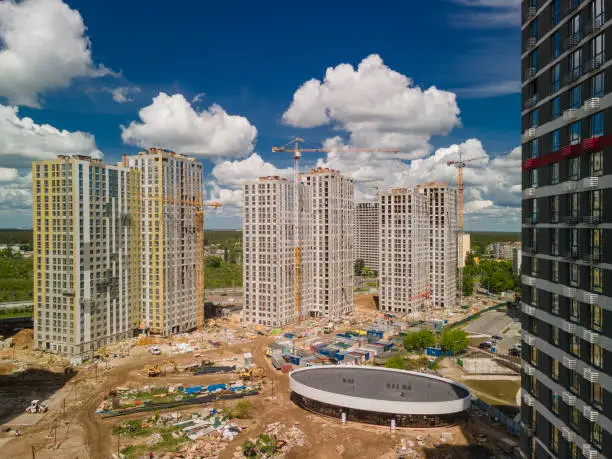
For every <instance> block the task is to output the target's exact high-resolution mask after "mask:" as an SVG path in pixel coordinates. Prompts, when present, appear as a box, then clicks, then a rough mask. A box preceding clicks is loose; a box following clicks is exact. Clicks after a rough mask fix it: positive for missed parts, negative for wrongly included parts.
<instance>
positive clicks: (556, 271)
mask: <svg viewBox="0 0 612 459" xmlns="http://www.w3.org/2000/svg"><path fill="white" fill-rule="evenodd" d="M552 280H553V282H559V262H558V261H557V260H555V261H553V262H552ZM558 301H559V300H558V298H557V302H558Z"/></svg>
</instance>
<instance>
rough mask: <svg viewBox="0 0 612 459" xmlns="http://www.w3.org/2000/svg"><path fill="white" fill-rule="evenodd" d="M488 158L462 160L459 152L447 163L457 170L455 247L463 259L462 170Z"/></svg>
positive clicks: (461, 273)
mask: <svg viewBox="0 0 612 459" xmlns="http://www.w3.org/2000/svg"><path fill="white" fill-rule="evenodd" d="M485 158H488V156H477V157H475V158H470V159H463V155H462V154H461V150H459V159H458V160H456V161H455V160H453V161H447V163H446V165H447V166H454V167H456V168H457V190H458V197H457V200H458V203H457V245H458V250H459V256H460V257H463V256H465V255H464V252H463V168H464V167H465V166H466V163H469V162H472V161H477V160H480V159H485ZM464 264H465V260H464V261H463V262H460V266H461V267H460V268H459V306H462V304H461V303H462V302H463V265H464Z"/></svg>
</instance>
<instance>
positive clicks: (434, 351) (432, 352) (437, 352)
mask: <svg viewBox="0 0 612 459" xmlns="http://www.w3.org/2000/svg"><path fill="white" fill-rule="evenodd" d="M425 352H426V353H427V355H431V356H433V357H440V355H442V349H440V348H437V347H428V348H426V349H425Z"/></svg>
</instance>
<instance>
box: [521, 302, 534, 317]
mask: <svg viewBox="0 0 612 459" xmlns="http://www.w3.org/2000/svg"><path fill="white" fill-rule="evenodd" d="M521 309H522V311H523V312H524V313H525V314H527V315H528V316H533V315H534V314H535V312H536V308H534V307H533V306H529V305H527V304H524V303H523V305H522V307H521Z"/></svg>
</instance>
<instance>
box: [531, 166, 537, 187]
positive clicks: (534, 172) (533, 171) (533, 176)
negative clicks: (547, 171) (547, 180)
mask: <svg viewBox="0 0 612 459" xmlns="http://www.w3.org/2000/svg"><path fill="white" fill-rule="evenodd" d="M531 186H532V187H536V186H538V170H537V169H531Z"/></svg>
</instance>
